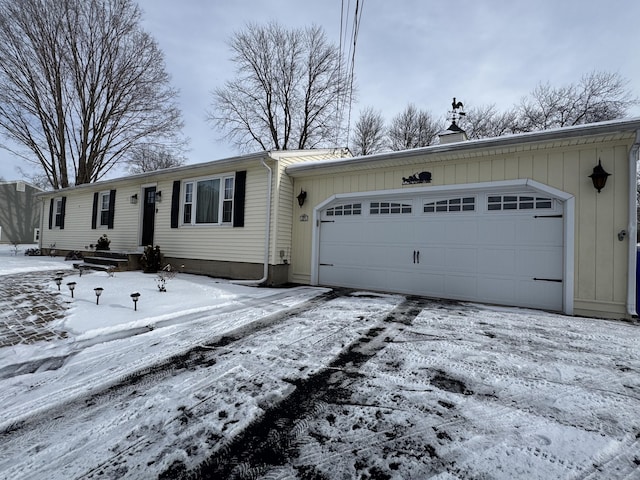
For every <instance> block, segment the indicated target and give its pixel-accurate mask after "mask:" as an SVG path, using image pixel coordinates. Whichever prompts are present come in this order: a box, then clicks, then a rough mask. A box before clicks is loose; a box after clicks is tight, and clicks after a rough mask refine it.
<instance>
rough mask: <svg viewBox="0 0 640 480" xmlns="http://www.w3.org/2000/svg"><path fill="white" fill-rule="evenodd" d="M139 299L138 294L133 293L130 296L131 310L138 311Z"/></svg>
mask: <svg viewBox="0 0 640 480" xmlns="http://www.w3.org/2000/svg"><path fill="white" fill-rule="evenodd" d="M139 298H140V294H139V293H138V292H134V293H132V294H131V300H133V309H134V310H135V311H138V299H139Z"/></svg>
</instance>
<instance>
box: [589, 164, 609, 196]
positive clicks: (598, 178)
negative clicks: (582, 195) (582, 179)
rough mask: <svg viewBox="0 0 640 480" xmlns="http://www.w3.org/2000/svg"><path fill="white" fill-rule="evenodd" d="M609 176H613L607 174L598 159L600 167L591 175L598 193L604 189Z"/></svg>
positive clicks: (595, 168) (597, 166) (594, 169)
mask: <svg viewBox="0 0 640 480" xmlns="http://www.w3.org/2000/svg"><path fill="white" fill-rule="evenodd" d="M609 175H611V174H610V173H607V172H606V171H605V169H604V168H602V161H601V160H600V159H598V165H596V166H595V167H593V173H592V174H591V175H589V177H590V178H591V181H592V182H593V186H594V188H595V189H596V190H598V193H600V190H602V189H603V188H604V186H605V184H606V183H607V177H608V176H609Z"/></svg>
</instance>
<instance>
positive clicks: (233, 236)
mask: <svg viewBox="0 0 640 480" xmlns="http://www.w3.org/2000/svg"><path fill="white" fill-rule="evenodd" d="M447 133H448V134H449V135H447V136H444V137H442V138H441V144H440V145H436V146H431V147H425V148H419V149H414V150H408V151H402V152H391V153H384V154H378V155H372V156H367V157H356V158H344V157H345V155H344V154H342V152H341V151H335V152H334V151H317V152H316V151H307V152H264V153H259V154H254V155H247V156H243V157H237V158H230V159H225V160H220V161H217V162H210V163H205V164H199V165H190V166H186V167H177V168H173V169H168V170H163V171H159V172H154V173H148V174H144V175H138V176H133V177H128V178H122V179H118V180H112V181H107V182H100V183H97V184H92V185H83V186H80V187H76V188H70V189H66V190H61V191H59V192H56V193H55V194H51V193H46V194H42V195H41V197H42V201H43V209H44V210H43V211H44V218H45V222H44V224H45V226H44V229H43V232H42V244H43V245H47V244H50V243H56V244H57V248H58V249H66V250H83V249H85V246H87V245H89V244H91V243H95V242H96V241H97V239H98V237H99V236H100V235H101V234H102V233H104V232H106V233H107V234H108V236H109V238H110V239H111V240H112V244H111V248H112V249H114V250H133V251H135V250H138V251H140V249H141V248H142V246H143V245H145V244H148V243H153V244H158V245H160V247H161V250H162V252H163V253H164V254H165V256H166V260H167V261H169V262H171V263H172V264H173V263H174V262H178V264H184V265H185V271H187V272H196V273H206V274H210V275H217V276H224V277H229V278H235V279H256V281H258V282H261V283H267V284H278V283H284V282H293V283H301V284H311V285H326V286H345V287H351V288H357V289H372V290H379V291H386V292H399V293H405V294H414V295H422V296H428V297H436V298H449V299H456V300H463V301H470V302H481V303H492V304H500V305H510V306H521V307H531V308H540V309H547V310H553V311H560V312H564V313H566V314H570V315H571V314H580V315H588V316H596V317H613V318H621V317H629V316H631V315H635V312H636V304H635V302H636V300H635V298H636V277H635V275H636V244H635V238H636V230H637V228H636V227H637V220H636V187H635V182H636V162H637V160H638V149H639V145H640V119H628V120H620V121H610V122H603V123H598V124H591V125H583V126H577V127H570V128H563V129H556V130H548V131H543V132H534V133H527V134H521V135H512V136H504V137H499V138H491V139H483V140H474V141H466V140H464V139H463V138H462V132H457V131H454V132H451V131H450V132H447ZM452 137H453V138H452ZM452 140H453V141H452ZM445 142H447V143H445ZM599 162H601V164H602V167H603V168H604V169H605V170H606V171H607V172H608V173H609V174H611V175H610V176H609V177H608V181H607V183H606V185H605V186H604V188H601V192H600V193H598V191H597V190H596V189H595V188H594V185H593V183H592V179H591V178H590V177H589V176H590V175H592V173H593V172H594V167H596V166H597V165H598V164H599ZM270 178H271V182H269V179H270ZM160 192H161V194H160ZM154 195H155V199H156V200H155V201H154ZM158 197H160V198H161V199H162V201H161V202H159V203H158V201H157V200H158ZM136 199H138V202H137V203H134V202H135V200H136ZM52 202H53V203H52ZM300 204H301V205H300ZM47 222H49V225H50V228H47Z"/></svg>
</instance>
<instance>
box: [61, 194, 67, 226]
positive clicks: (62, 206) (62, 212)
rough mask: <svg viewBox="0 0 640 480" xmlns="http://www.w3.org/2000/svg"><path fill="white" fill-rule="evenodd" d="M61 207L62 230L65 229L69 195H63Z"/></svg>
mask: <svg viewBox="0 0 640 480" xmlns="http://www.w3.org/2000/svg"><path fill="white" fill-rule="evenodd" d="M60 207H61V208H60V230H64V214H65V213H66V210H67V197H62V205H61V206H60Z"/></svg>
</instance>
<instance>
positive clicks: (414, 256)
mask: <svg viewBox="0 0 640 480" xmlns="http://www.w3.org/2000/svg"><path fill="white" fill-rule="evenodd" d="M413 263H416V251H415V250H414V251H413Z"/></svg>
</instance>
